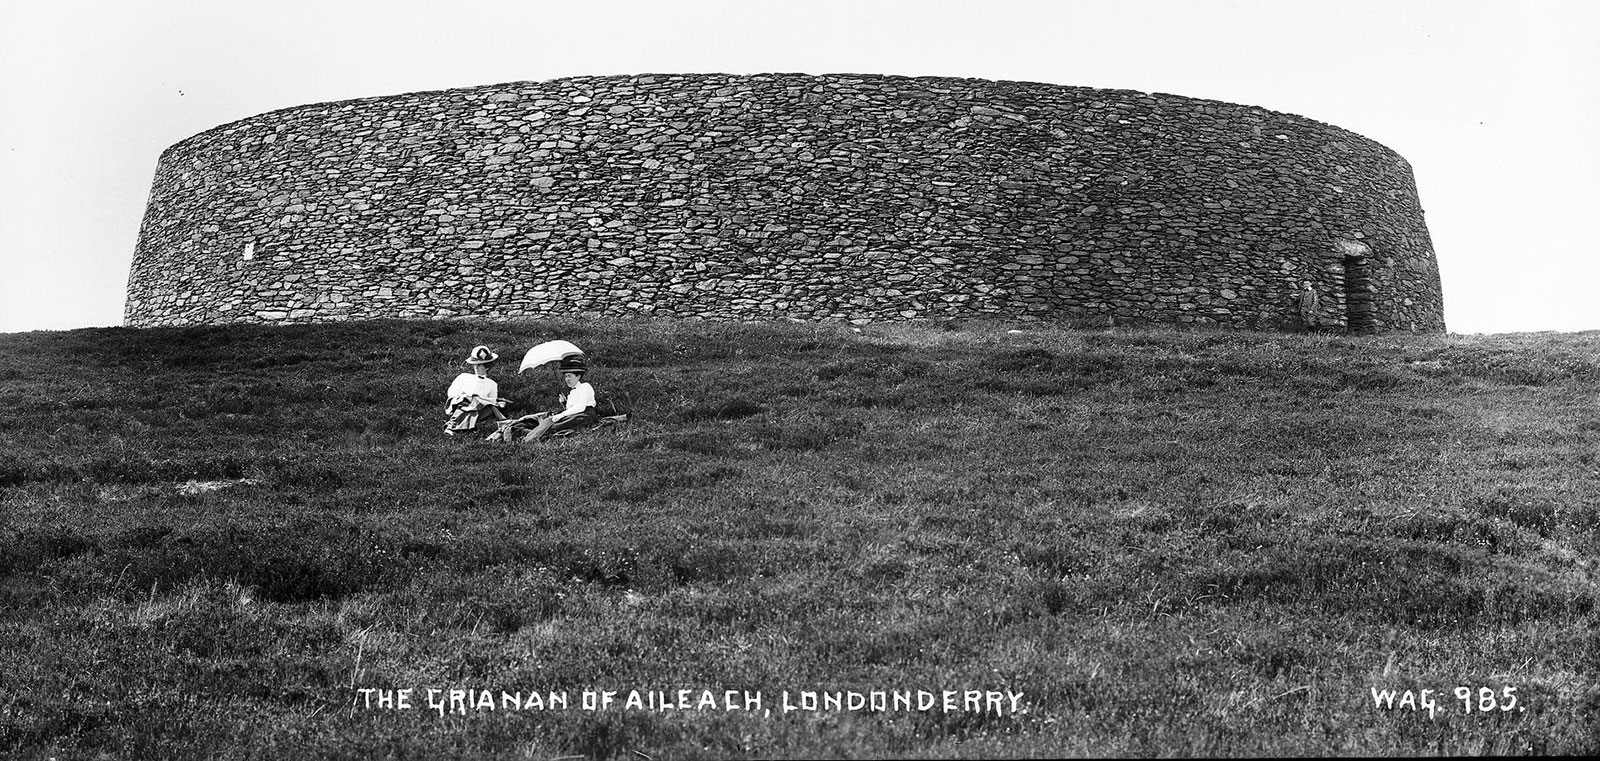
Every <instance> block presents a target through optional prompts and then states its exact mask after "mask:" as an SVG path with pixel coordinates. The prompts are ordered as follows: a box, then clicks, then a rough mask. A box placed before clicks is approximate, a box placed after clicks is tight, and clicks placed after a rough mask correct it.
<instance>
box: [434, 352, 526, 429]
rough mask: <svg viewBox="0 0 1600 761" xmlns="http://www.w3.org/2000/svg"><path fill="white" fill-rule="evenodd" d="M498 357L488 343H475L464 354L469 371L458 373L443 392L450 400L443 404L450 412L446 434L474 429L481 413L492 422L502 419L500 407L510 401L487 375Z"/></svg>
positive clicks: (447, 412) (503, 417) (448, 413)
mask: <svg viewBox="0 0 1600 761" xmlns="http://www.w3.org/2000/svg"><path fill="white" fill-rule="evenodd" d="M499 358H500V357H499V356H498V355H496V354H495V353H494V352H492V351H489V347H487V346H478V347H474V348H473V350H472V353H471V354H468V355H467V364H468V365H471V366H472V372H470V373H462V374H460V375H457V376H456V379H455V381H454V382H452V383H451V384H450V390H449V391H446V392H445V396H446V397H447V398H448V399H449V400H450V401H449V403H448V404H447V405H445V413H446V414H447V415H448V416H449V421H448V422H447V423H445V426H444V433H445V435H446V436H454V435H456V434H457V433H470V432H472V431H474V430H476V429H477V427H478V418H479V416H480V414H481V415H482V416H483V417H485V418H486V419H488V420H490V421H493V422H498V421H501V420H504V419H505V417H506V416H505V415H503V414H501V412H500V408H501V407H503V406H505V405H506V404H509V403H510V401H509V400H507V399H501V398H500V384H498V383H495V382H494V379H493V378H490V377H489V366H490V365H492V364H494V361H495V360H497V359H499ZM490 435H491V436H494V435H495V434H490Z"/></svg>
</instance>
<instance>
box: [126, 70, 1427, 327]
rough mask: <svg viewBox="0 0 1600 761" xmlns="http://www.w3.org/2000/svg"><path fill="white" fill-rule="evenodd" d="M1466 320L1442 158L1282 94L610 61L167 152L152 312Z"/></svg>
mask: <svg viewBox="0 0 1600 761" xmlns="http://www.w3.org/2000/svg"><path fill="white" fill-rule="evenodd" d="M1307 280H1309V281H1311V282H1312V283H1313V284H1314V286H1313V287H1314V289H1315V290H1316V291H1317V292H1318V293H1319V295H1320V299H1319V300H1318V301H1319V304H1320V314H1319V315H1318V317H1319V318H1320V321H1321V322H1322V323H1323V324H1325V325H1333V326H1349V327H1352V328H1354V329H1356V330H1358V331H1362V332H1365V331H1382V330H1407V331H1441V330H1443V328H1444V323H1443V318H1442V304H1441V296H1440V289H1439V278H1438V272H1437V268H1436V264H1435V259H1434V254H1433V249H1432V245H1431V243H1430V241H1429V238H1428V232H1427V228H1426V226H1425V224H1424V223H1423V218H1422V210H1421V208H1419V206H1418V200H1417V195H1416V189H1415V186H1414V182H1413V179H1412V174H1411V169H1410V166H1409V165H1408V164H1407V163H1406V162H1405V160H1404V159H1402V158H1401V157H1400V156H1398V155H1396V154H1395V153H1394V152H1392V151H1390V150H1388V149H1387V148H1384V147H1383V146H1381V145H1378V144H1377V143H1374V142H1372V141H1370V140H1367V139H1366V138H1363V137H1361V136H1359V135H1355V134H1353V133H1350V132H1347V131H1345V130H1342V129H1339V128H1337V127H1333V126H1329V125H1326V124H1322V123H1320V122H1316V121H1312V120H1309V119H1305V118H1301V117H1297V116H1291V115H1287V114H1281V113H1275V112H1272V111H1267V110H1264V109H1261V108H1255V107H1251V106H1241V105H1233V104H1229V103H1221V102H1217V101H1209V100H1199V99H1194V98H1186V97H1180V96H1175V95H1163V94H1147V93H1140V92H1130V91H1119V90H1096V89H1088V88H1079V87H1063V86H1057V85H1048V84H1037V83H1025V82H995V81H985V80H974V79H949V78H907V77H890V76H858V75H829V76H810V75H803V74H770V75H757V76H731V75H643V76H631V77H579V78H572V79H559V80H552V81H547V82H517V83H510V84H501V85H492V86H485V87H475V88H467V89H458V90H447V91H442V92H425V93H412V94H406V95H397V96H392V97H381V98H369V99H364V100H355V101H347V102H339V103H327V104H319V105H310V106H302V107H297V108H289V109H285V110H281V111H275V112H271V113H267V114H262V115H259V116H255V117H251V118H248V119H244V120H241V121H238V122H234V123H232V124H227V125H223V126H221V127H217V128H215V129H212V130H209V131H207V132H204V133H201V134H199V135H196V136H194V137H191V138H189V139H187V140H184V141H183V142H181V143H178V144H177V145H174V146H172V147H171V148H169V149H168V150H167V151H166V152H165V153H163V154H162V156H161V160H160V164H159V166H158V168H157V171H156V178H155V183H154V187H153V189H152V191H151V195H150V201H149V205H148V208H147V211H146V215H145V219H144V223H143V226H142V228H141V231H140V237H139V243H138V249H137V251H136V253H135V256H134V261H133V267H132V270H131V273H130V276H129V284H128V301H127V310H126V320H127V323H128V324H129V325H133V326H151V325H177V324H192V323H227V322H241V321H243V322H305V321H316V320H338V319H355V318H370V317H422V318H440V317H462V316H474V317H488V318H512V317H536V316H547V315H548V316H553V315H561V316H585V315H587V316H602V315H605V316H627V315H640V316H646V315H648V316H676V317H691V318H706V319H763V318H765V319H771V318H794V319H802V320H853V321H858V322H863V321H876V320H898V319H922V318H935V319H937V318H958V317H985V316H989V317H1003V318H1008V319H1050V320H1057V319H1087V320H1093V321H1110V322H1121V323H1140V322H1164V323H1200V324H1222V325H1230V326H1238V327H1249V328H1265V329H1276V328H1287V327H1293V326H1296V325H1298V324H1299V321H1300V315H1299V313H1298V304H1299V303H1300V302H1299V298H1298V295H1297V291H1298V289H1299V286H1300V283H1301V282H1302V281H1307Z"/></svg>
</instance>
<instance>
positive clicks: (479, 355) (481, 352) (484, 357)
mask: <svg viewBox="0 0 1600 761" xmlns="http://www.w3.org/2000/svg"><path fill="white" fill-rule="evenodd" d="M499 358H500V355H498V354H495V353H494V352H492V351H489V347H487V346H475V347H473V349H472V353H471V354H468V355H467V364H469V365H487V364H489V363H490V362H493V361H495V360H497V359H499Z"/></svg>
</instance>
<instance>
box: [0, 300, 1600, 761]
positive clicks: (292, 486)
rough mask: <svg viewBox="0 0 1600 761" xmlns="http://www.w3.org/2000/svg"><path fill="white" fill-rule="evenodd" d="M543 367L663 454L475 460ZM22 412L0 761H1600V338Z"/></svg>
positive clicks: (403, 362) (133, 359)
mask: <svg viewBox="0 0 1600 761" xmlns="http://www.w3.org/2000/svg"><path fill="white" fill-rule="evenodd" d="M551 338H565V339H568V340H572V341H575V342H577V343H578V344H579V345H581V346H584V347H585V348H586V349H588V350H589V351H590V352H591V354H592V357H593V360H594V364H595V365H596V367H597V371H596V372H595V373H594V374H593V377H592V380H593V381H594V382H595V383H596V385H597V386H600V387H601V388H602V389H610V390H623V391H626V392H627V393H628V394H630V395H631V396H632V398H633V400H634V406H635V408H636V413H637V422H635V423H634V424H633V425H631V426H629V427H627V428H626V429H623V430H621V431H615V432H610V433H603V434H597V435H591V436H587V437H584V438H579V439H575V440H569V441H563V442H558V443H555V444H552V445H547V446H544V447H539V448H534V447H510V446H496V445H492V444H488V443H485V442H482V441H476V440H461V439H447V438H445V437H443V436H441V435H440V431H441V429H442V425H443V401H444V400H443V391H444V388H445V387H446V385H448V383H449V381H450V379H451V378H452V377H453V376H454V375H455V374H456V373H457V372H459V371H460V369H461V365H460V361H461V359H462V358H463V357H464V356H465V355H466V353H467V351H468V350H469V349H470V348H471V347H472V346H474V345H476V344H480V343H484V344H488V345H490V346H492V347H494V348H495V349H496V350H497V351H499V352H500V353H501V354H502V356H503V357H505V358H506V359H508V360H510V362H509V363H506V362H503V363H502V364H501V365H500V366H498V367H497V369H496V372H495V376H496V377H497V378H498V379H499V380H500V382H501V393H502V395H503V396H506V397H509V398H512V399H514V400H518V401H538V402H540V403H541V404H548V403H549V402H550V397H552V396H553V394H554V392H555V391H556V390H557V387H556V384H555V383H554V381H553V379H551V378H550V377H549V376H548V375H539V376H538V377H532V375H533V374H531V373H530V374H524V375H522V376H517V375H515V374H514V373H513V371H514V367H515V360H516V358H519V357H520V355H521V353H522V351H524V350H525V349H526V348H527V347H529V346H531V345H532V344H534V343H537V342H539V341H542V340H547V339H551ZM507 364H510V365H511V366H510V367H507V366H506V365H507ZM0 389H3V392H4V393H3V397H0V399H3V403H0V662H3V663H4V664H5V667H4V668H3V669H0V755H20V756H22V757H49V756H56V757H89V756H94V755H97V754H99V753H102V752H106V753H110V754H112V755H115V756H130V757H135V756H136V757H172V758H182V757H217V758H232V757H246V756H263V757H290V756H292V757H343V758H369V757H386V756H387V757H414V758H436V757H474V758H476V757H502V758H523V757H530V758H552V757H600V758H685V757H730V756H776V755H781V756H796V755H812V754H817V755H823V756H856V757H882V756H896V757H906V756H916V757H920V756H942V757H954V756H961V757H971V756H1054V755H1061V754H1068V755H1081V754H1096V755H1173V754H1177V755H1246V754H1250V755H1258V754H1269V753H1289V754H1329V753H1336V754H1431V753H1481V752H1492V753H1527V752H1532V753H1577V752H1581V751H1585V750H1588V751H1593V750H1596V749H1597V748H1600V740H1597V735H1600V683H1597V680H1596V671H1597V668H1600V634H1597V628H1596V625H1597V623H1600V606H1597V598H1600V587H1597V583H1596V582H1597V579H1596V570H1597V568H1596V562H1595V558H1596V555H1597V553H1600V404H1597V399H1600V334H1595V333H1588V334H1578V335H1533V336H1490V337H1471V338H1468V337H1437V336H1436V337H1397V338H1371V339H1351V338H1342V337H1328V336H1289V335H1274V334H1251V333H1233V332H1226V333H1225V332H1171V331H1135V330H1115V331H1103V330H1102V331H1085V330H1068V329H1050V328H1040V329H1034V330H1030V331H1029V332H1026V333H1021V334H1011V333H1008V332H1006V331H1005V330H1004V329H1003V327H1001V326H993V325H979V324H973V325H968V326H964V327H952V329H941V328H939V327H871V328H868V329H867V330H866V332H865V333H860V334H858V333H856V332H853V331H852V330H851V329H850V328H848V327H832V326H829V327H823V326H808V325H789V324H773V325H726V324H697V323H683V322H659V323H606V322H537V323H526V324H510V325H506V324H473V323H456V322H450V323H435V322H388V321H384V322H368V323H350V324H340V325H327V326H298V327H280V328H270V327H251V326H238V327H228V328H195V329H150V330H126V329H104V330H81V331H72V332H65V333H29V334H12V335H0ZM404 688H411V689H413V690H415V692H414V693H412V694H411V696H410V701H411V704H412V706H413V707H412V708H411V709H409V710H399V709H396V708H392V707H389V706H382V707H380V705H379V703H377V702H376V701H377V700H378V699H379V698H381V697H384V695H385V694H388V693H374V692H362V690H374V689H379V690H398V689H404ZM429 688H434V689H439V690H449V689H463V690H472V691H473V692H472V693H471V695H472V696H473V697H472V700H471V701H470V702H471V703H472V706H471V707H470V708H469V709H468V710H465V711H464V713H456V712H447V713H446V715H443V716H441V715H440V714H439V713H438V712H436V711H434V710H431V709H429V708H428V705H427V700H426V697H425V695H426V691H427V690H428V689H429ZM1457 688H1465V689H1466V690H1468V691H1469V693H1468V694H1469V700H1468V701H1465V706H1464V702H1463V701H1462V700H1458V699H1457V698H1456V696H1455V690H1456V689H1457ZM1485 688H1486V689H1487V690H1489V691H1490V694H1491V695H1492V700H1490V701H1487V702H1480V701H1482V700H1484V699H1483V697H1482V695H1480V690H1482V689H1485ZM680 689H681V690H689V691H691V692H690V693H687V694H688V695H689V700H690V701H691V702H692V703H693V704H694V705H691V706H690V707H689V708H688V709H687V710H684V709H679V708H673V709H671V710H652V706H654V705H656V703H658V702H659V701H658V700H657V699H656V698H655V697H654V692H655V691H661V692H668V693H670V696H669V697H670V698H671V700H672V701H673V702H676V701H677V700H678V694H677V692H676V691H677V690H680ZM1508 689H1509V691H1508ZM482 690H491V691H492V695H491V697H492V698H494V700H495V703H496V705H495V708H494V710H489V709H488V708H487V707H485V706H483V705H479V704H478V701H479V700H480V699H481V691H482ZM602 690H614V691H618V695H617V697H616V701H617V702H616V703H615V704H613V705H611V706H609V707H608V708H607V709H605V710H585V709H584V707H583V699H582V696H583V694H584V692H585V691H602ZM630 690H640V691H650V694H651V697H649V698H648V700H649V701H651V702H649V703H648V704H647V705H646V706H645V707H644V708H642V709H640V708H628V707H626V706H624V705H623V702H624V701H625V700H626V698H627V696H628V692H629V691H630ZM727 690H735V691H739V693H738V696H739V698H738V699H739V702H738V704H737V709H736V710H727V709H726V705H725V703H724V702H723V701H724V698H725V694H724V692H725V691H727ZM947 690H948V691H955V692H956V696H955V697H954V699H953V700H954V701H955V703H956V706H957V710H953V711H947V710H944V705H943V701H944V699H945V695H944V691H947ZM969 690H974V691H979V692H980V693H984V694H981V695H980V701H979V703H978V705H977V708H978V710H968V709H969V708H971V707H972V706H969V705H968V704H966V703H965V700H966V698H967V696H966V695H965V692H966V691H969ZM1422 690H1430V691H1431V692H1430V693H1429V696H1430V698H1429V702H1434V701H1436V712H1435V713H1434V714H1433V715H1431V716H1430V714H1429V711H1428V710H1426V709H1425V708H1422V707H1420V706H1415V707H1414V706H1413V704H1412V702H1411V700H1408V698H1407V691H1410V698H1411V699H1416V698H1417V696H1419V695H1420V694H1421V691H1422ZM703 691H714V692H715V700H716V701H717V705H716V707H715V708H712V707H709V706H705V705H702V704H700V700H701V699H702V697H703V696H704V695H703ZM785 691H788V693H789V697H788V700H789V701H790V702H791V703H800V702H801V701H802V700H803V699H804V697H803V696H802V695H801V693H803V692H826V693H839V694H840V697H841V699H842V701H843V702H844V705H843V706H842V707H839V708H834V707H832V706H830V705H828V704H826V703H822V702H820V698H819V703H818V707H817V709H816V710H806V709H802V710H792V711H785V710H783V702H782V700H783V693H784V692H785ZM873 691H883V692H885V693H886V694H885V696H884V700H885V701H886V703H885V705H884V707H885V709H886V710H880V711H874V710H855V711H852V710H849V703H850V701H851V700H852V698H851V696H850V694H849V693H851V692H859V693H862V694H863V695H870V693H872V692H873ZM894 691H902V694H906V695H907V696H908V697H909V698H910V699H911V700H912V701H913V702H914V703H915V702H920V701H921V700H922V698H921V697H920V695H919V693H918V691H926V692H928V693H930V694H932V695H933V696H934V698H933V699H934V700H935V701H936V703H937V704H938V705H936V706H935V708H933V709H931V710H926V711H924V710H918V707H919V706H916V705H913V706H911V707H909V708H907V707H905V706H903V705H902V706H898V707H897V706H896V705H895V704H894V703H893V702H890V701H892V700H893V693H894ZM991 691H992V692H998V693H1000V694H1001V695H1003V696H1005V697H1004V698H1002V699H1001V700H999V701H997V702H995V703H993V704H991V703H989V702H988V700H989V696H988V695H987V694H986V693H988V692H991ZM1383 691H1392V692H1390V693H1388V695H1389V697H1390V698H1391V699H1392V701H1393V705H1392V706H1378V705H1375V698H1374V694H1375V693H1377V694H1378V695H1379V697H1378V698H1377V699H1376V700H1379V701H1381V700H1383V697H1382V696H1383V694H1384V692H1383ZM501 692H506V693H521V694H522V696H523V698H524V699H526V698H527V696H528V695H529V694H530V693H534V692H537V693H538V694H540V695H541V701H545V702H548V701H549V699H550V696H551V693H557V694H560V693H565V694H566V695H567V696H568V700H569V701H570V703H569V705H568V706H567V707H564V708H563V707H560V706H559V705H558V706H556V707H551V706H549V705H546V706H544V707H543V709H538V708H529V707H527V706H526V705H524V706H523V707H522V708H520V709H518V708H517V707H515V706H511V707H510V709H509V710H508V709H507V707H506V705H505V704H504V703H502V702H501V701H500V697H501V696H500V693H501ZM745 692H749V693H751V694H752V695H754V694H755V693H757V692H759V693H760V696H761V701H762V706H761V708H762V709H763V710H758V711H750V710H745V706H744V705H743V700H744V695H743V693H745ZM1016 693H1021V694H1022V695H1021V697H1020V698H1017V699H1016V702H1015V703H1011V702H1010V701H1011V700H1012V698H1011V695H1015V694H1016ZM643 694H644V693H641V695H643ZM440 695H441V696H447V695H448V693H447V692H442V693H440ZM389 696H390V697H395V696H394V695H392V694H389ZM864 699H865V698H864ZM1513 699H1514V700H1515V702H1514V703H1513V702H1512V700H1513ZM365 700H372V701H374V702H373V703H372V704H371V707H368V705H366V704H365V702H364V701H365ZM1485 707H1487V708H1488V709H1489V710H1480V709H1482V708H1485ZM1507 707H1509V708H1510V710H1502V708H1507ZM870 708H871V705H870V704H869V706H868V709H870ZM1013 709H1015V710H1013Z"/></svg>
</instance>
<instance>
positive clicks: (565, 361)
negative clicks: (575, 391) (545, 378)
mask: <svg viewBox="0 0 1600 761" xmlns="http://www.w3.org/2000/svg"><path fill="white" fill-rule="evenodd" d="M588 371H589V364H588V363H587V362H584V361H583V357H577V356H574V357H562V358H561V364H560V365H558V366H557V367H556V373H557V374H560V375H565V374H567V373H577V374H579V375H582V374H584V373H586V372H588Z"/></svg>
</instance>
